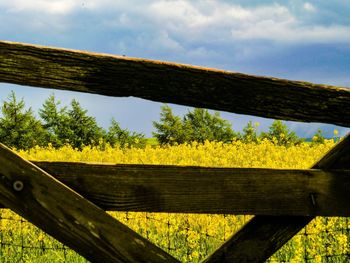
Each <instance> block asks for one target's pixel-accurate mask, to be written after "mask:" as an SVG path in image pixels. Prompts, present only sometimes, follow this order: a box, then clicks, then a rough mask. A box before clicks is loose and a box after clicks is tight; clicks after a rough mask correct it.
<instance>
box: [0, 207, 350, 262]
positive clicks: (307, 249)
mask: <svg viewBox="0 0 350 263" xmlns="http://www.w3.org/2000/svg"><path fill="white" fill-rule="evenodd" d="M8 214H9V213H3V210H2V209H0V230H1V231H0V262H1V263H2V262H11V263H12V262H19V263H22V262H23V263H24V262H27V261H29V262H36V259H39V258H49V256H50V255H53V254H54V255H55V257H58V258H60V261H57V262H72V261H74V262H79V263H80V262H88V261H87V260H85V259H83V258H82V257H80V256H79V255H77V254H76V253H75V252H74V251H72V250H70V249H69V248H67V247H66V246H64V245H62V244H61V243H59V242H58V241H56V240H54V239H53V238H51V237H50V236H48V235H47V234H45V233H43V232H42V231H40V230H39V229H37V228H36V227H34V226H32V225H31V224H30V223H28V222H27V221H26V220H24V219H22V218H20V217H18V216H15V215H14V214H13V213H12V214H10V215H8ZM123 218H124V223H125V224H126V225H133V224H134V225H137V224H139V221H140V220H145V221H146V222H145V226H146V229H139V231H138V232H139V233H140V234H142V235H143V236H144V237H145V238H147V239H149V240H151V241H152V242H155V244H156V245H159V246H160V247H161V248H162V249H164V250H165V251H167V252H169V253H170V254H172V255H174V256H175V257H177V258H178V259H180V260H182V261H185V262H198V261H199V260H202V259H203V258H204V257H205V256H207V255H208V254H210V253H211V252H213V250H214V249H216V248H217V247H218V246H219V245H220V243H222V242H224V241H226V240H227V239H229V237H230V235H228V234H227V233H229V231H230V230H232V233H233V232H235V231H237V229H238V228H239V227H240V226H241V225H234V223H232V222H231V221H230V220H231V219H232V218H233V216H231V215H222V216H221V217H220V220H221V219H222V220H223V223H222V225H221V226H222V229H217V231H216V232H215V233H213V230H212V229H211V224H212V223H213V222H215V220H218V218H215V217H212V216H210V215H208V216H207V218H206V219H205V220H203V222H204V223H203V225H202V226H201V228H199V227H198V226H197V227H196V226H194V225H193V224H192V221H190V220H189V217H186V215H185V216H184V215H182V217H181V218H182V220H184V221H183V222H180V223H179V222H175V223H174V221H173V220H174V215H172V214H163V216H162V217H159V216H158V217H157V214H155V213H139V214H137V213H131V212H126V213H124V215H123ZM241 219H242V220H245V221H247V220H248V219H249V217H241ZM212 220H213V221H212ZM215 223H216V222H215ZM312 224H313V223H312V222H311V223H310V225H309V226H308V227H306V228H304V229H303V230H302V231H301V232H300V233H299V234H298V235H297V236H299V238H300V239H301V242H302V243H303V248H302V252H301V256H302V257H301V259H302V260H301V261H300V262H310V263H311V262H332V263H333V262H350V249H349V244H350V243H349V241H350V229H349V227H350V225H349V218H339V219H337V220H335V219H334V218H333V219H332V218H330V219H329V218H322V224H323V225H324V226H325V229H324V230H322V231H319V232H317V233H316V232H315V231H314V230H312V229H313V227H314V226H313V225H312ZM331 224H333V225H332V227H329V226H330V225H331ZM157 227H159V228H162V229H163V230H164V231H165V232H164V233H160V232H159V233H158V232H157V231H158V230H157V229H156V228H157ZM16 229H17V230H16ZM16 231H17V232H16ZM157 234H158V235H157ZM341 235H342V237H343V238H344V236H345V237H346V241H347V242H348V243H347V244H346V246H347V248H345V249H344V251H340V250H339V249H338V250H337V249H334V245H333V244H334V243H336V241H337V239H338V238H340V237H341ZM193 236H195V237H196V240H195V242H194V241H193V240H191V238H192V237H193ZM316 238H318V239H320V240H322V241H323V242H324V243H323V246H324V247H316V244H313V240H316ZM290 242H295V241H293V240H292V241H290ZM194 244H195V245H196V246H194ZM318 245H319V244H318ZM288 246H289V247H288ZM312 249H314V252H312V253H311V250H312ZM315 249H316V250H317V251H316V252H317V255H316V254H315V253H316V252H315ZM195 251H200V253H199V255H197V257H196V254H195V253H194V252H195ZM295 253H296V252H295V251H294V250H293V244H287V245H286V246H285V248H282V249H281V250H280V251H278V252H277V253H276V254H275V255H274V256H273V260H272V259H270V260H268V262H290V259H291V258H293V256H295V255H294V254H295ZM181 255H182V256H181ZM316 256H317V260H318V261H315V260H316ZM276 259H277V260H276ZM30 260H31V261H30ZM42 261H43V260H42ZM42 261H40V262H42ZM46 261H48V262H49V260H46Z"/></svg>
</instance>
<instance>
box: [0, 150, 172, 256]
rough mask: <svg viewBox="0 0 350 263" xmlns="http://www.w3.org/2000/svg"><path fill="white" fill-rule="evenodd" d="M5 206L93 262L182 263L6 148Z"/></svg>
mask: <svg viewBox="0 0 350 263" xmlns="http://www.w3.org/2000/svg"><path fill="white" fill-rule="evenodd" d="M0 202H1V203H3V204H4V205H5V206H6V207H8V208H10V209H11V210H13V211H14V212H16V213H18V214H19V215H21V216H22V217H24V218H26V219H27V220H29V221H30V222H31V223H33V224H34V225H36V226H38V227H39V228H41V229H42V230H44V231H45V232H47V233H48V234H50V235H52V236H53V237H54V238H56V239H57V240H59V241H61V242H63V243H64V244H66V245H67V246H69V247H71V248H72V249H74V250H75V251H76V252H78V253H79V254H81V255H82V256H84V257H85V258H86V259H88V260H90V261H92V262H178V260H176V259H175V258H173V257H172V256H170V255H169V254H168V253H166V252H164V251H163V250H161V249H160V248H158V247H157V246H155V245H153V244H152V243H150V242H149V241H148V240H146V239H145V238H143V237H141V236H140V235H138V234H137V233H135V232H134V231H132V230H131V229H129V228H128V227H126V226H124V225H123V224H121V223H120V222H118V221H117V220H115V219H114V218H113V217H111V216H110V215H108V214H107V213H105V212H104V211H103V210H102V209H101V208H99V207H97V206H96V205H94V204H93V203H91V202H90V201H88V200H86V199H84V198H83V197H82V196H81V195H79V194H78V193H76V192H74V191H73V190H72V189H70V188H68V187H67V186H66V185H64V184H62V183H61V182H59V181H58V180H56V179H55V178H54V177H52V176H51V175H50V174H48V173H46V172H45V171H43V170H41V169H40V168H39V167H37V166H35V165H34V164H32V163H30V162H28V161H26V160H24V159H22V158H21V157H19V156H18V155H16V154H15V153H13V152H12V151H11V150H10V149H8V148H7V147H6V146H4V145H2V144H0Z"/></svg>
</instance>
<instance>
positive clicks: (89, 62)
mask: <svg viewBox="0 0 350 263" xmlns="http://www.w3.org/2000/svg"><path fill="white" fill-rule="evenodd" d="M0 82H8V83H15V84H20V85H28V86H37V87H44V88H55V89H64V90H72V91H80V92H88V93H95V94H101V95H107V96H134V97H139V98H144V99H148V100H153V101H160V102H169V103H176V104H182V105H188V106H194V107H202V108H210V109H215V110H221V111H228V112H235V113H240V114H249V115H256V116H261V117H267V118H275V119H285V120H295V121H304V122H324V123H333V124H337V125H341V126H346V127H350V115H349V114H346V113H348V112H350V90H349V89H347V88H340V87H334V86H326V85H319V84H312V83H308V82H302V81H290V80H285V79H277V78H270V77H261V76H253V75H247V74H242V73H236V72H229V71H223V70H216V69H210V68H202V67H195V66H191V65H182V64H175V63H168V62H161V61H153V60H146V59H138V58H129V57H123V56H113V55H107V54H97V53H91V52H83V51H74V50H67V49H58V48H49V47H43V46H36V45H29V44H21V43H14V42H5V41H0Z"/></svg>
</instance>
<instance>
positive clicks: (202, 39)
mask: <svg viewBox="0 0 350 263" xmlns="http://www.w3.org/2000/svg"><path fill="white" fill-rule="evenodd" d="M349 13H350V1H349V0H334V1H329V0H318V1H302V0H289V1H251V0H245V1H243V0H240V1H224V0H222V1H212V0H203V1H180V0H174V1H151V0H148V1H146V0H137V1H133V0H128V1H118V0H81V1H80V0H79V1H78V0H11V1H8V0H0V39H1V40H8V41H17V42H24V43H30V44H40V45H46V46H53V47H63V48H71V49H78V50H87V51H93V52H103V53H110V54H117V55H125V56H130V57H140V58H147V59H156V60H163V61H171V62H177V63H186V64H192V65H198V66H204V67H213V68H218V69H224V70H229V71H235V72H241V73H247V74H254V75H261V76H272V77H279V78H285V79H291V80H303V81H309V82H313V83H322V84H330V85H336V86H342V87H350V16H349ZM11 90H13V91H15V93H16V95H17V97H19V98H23V99H24V101H25V102H26V105H27V106H28V107H32V109H33V110H34V111H37V110H38V109H39V108H40V107H41V106H42V104H43V102H44V101H45V99H47V98H48V96H49V95H50V94H52V93H54V94H55V96H56V98H58V99H59V100H60V101H61V102H62V105H69V103H70V101H71V100H72V99H73V98H75V99H77V100H78V101H79V102H80V104H81V105H82V107H83V108H85V109H87V110H88V114H89V115H91V116H94V117H96V120H97V122H98V123H99V125H101V126H102V127H104V128H107V127H108V126H109V124H110V121H111V119H112V117H114V118H115V119H116V120H117V121H118V122H119V123H120V125H121V126H122V127H123V128H128V129H130V130H132V131H137V132H143V133H144V134H145V135H146V136H147V137H151V136H152V131H154V129H153V126H152V121H157V120H159V114H160V107H161V106H162V104H161V103H157V102H152V101H146V100H142V99H138V98H131V97H130V98H112V97H106V96H100V95H92V94H83V93H77V92H68V91H59V90H52V89H42V88H34V87H25V86H18V85H11V84H6V83H0V103H1V104H2V102H3V101H4V100H6V99H7V97H8V95H9V93H10V91H11ZM170 106H171V107H172V108H173V110H174V113H175V114H177V115H183V114H185V113H186V112H188V111H189V110H191V108H189V107H186V106H179V105H173V104H170ZM339 114H347V113H346V112H339ZM221 116H222V117H223V118H225V119H227V120H229V121H230V122H231V123H232V125H233V126H232V127H233V129H234V130H237V131H239V130H241V129H242V128H243V127H244V126H245V125H246V123H247V122H248V121H249V120H251V121H253V122H259V123H260V129H261V130H267V129H268V126H269V125H270V124H271V123H272V121H273V120H271V119H264V118H259V117H254V116H247V115H238V114H233V113H227V112H222V113H221ZM287 124H288V126H289V127H290V128H291V129H292V130H294V131H296V132H297V134H298V135H299V136H302V137H311V136H312V135H313V134H314V133H315V132H316V130H317V129H318V128H321V129H322V130H323V131H324V132H325V133H326V136H328V137H331V136H333V131H334V129H337V130H338V131H339V132H340V135H345V134H346V133H347V132H349V131H350V129H346V128H342V127H337V126H334V125H327V124H320V123H312V124H305V123H300V122H287Z"/></svg>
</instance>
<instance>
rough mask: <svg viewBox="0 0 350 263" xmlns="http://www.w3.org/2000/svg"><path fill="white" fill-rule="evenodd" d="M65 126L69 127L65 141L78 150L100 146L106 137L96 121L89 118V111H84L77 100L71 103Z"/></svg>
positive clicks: (64, 120)
mask: <svg viewBox="0 0 350 263" xmlns="http://www.w3.org/2000/svg"><path fill="white" fill-rule="evenodd" d="M63 124H65V125H67V126H66V127H67V129H66V131H65V133H64V135H63V136H64V137H63V138H62V139H63V141H67V142H69V143H70V144H71V145H72V146H73V147H76V148H78V149H81V148H82V147H83V146H86V145H92V146H94V145H98V144H99V142H100V140H101V139H102V138H103V137H104V131H103V129H102V128H101V127H99V126H98V125H97V122H96V119H95V118H94V117H91V116H88V115H87V110H84V109H83V108H82V107H81V106H80V104H79V102H78V101H76V100H75V99H73V100H72V102H71V109H70V110H68V112H67V116H66V118H64V119H63Z"/></svg>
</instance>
